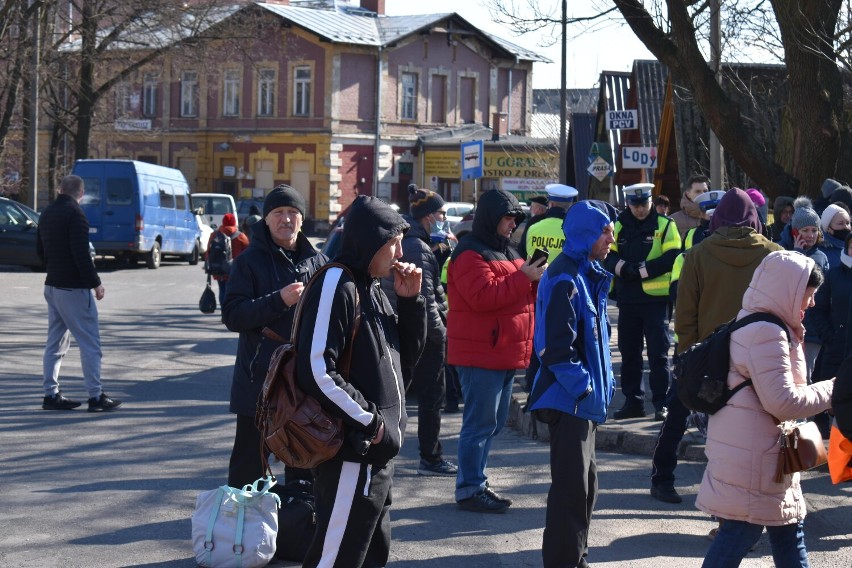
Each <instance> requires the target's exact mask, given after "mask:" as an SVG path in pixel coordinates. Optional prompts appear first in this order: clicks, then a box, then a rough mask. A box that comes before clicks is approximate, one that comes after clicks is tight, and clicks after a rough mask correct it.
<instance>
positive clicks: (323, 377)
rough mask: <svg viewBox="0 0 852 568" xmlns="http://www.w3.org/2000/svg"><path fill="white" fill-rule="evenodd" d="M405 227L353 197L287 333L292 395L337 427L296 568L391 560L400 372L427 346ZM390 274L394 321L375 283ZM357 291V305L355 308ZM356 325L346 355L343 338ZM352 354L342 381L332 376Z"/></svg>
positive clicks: (401, 417)
mask: <svg viewBox="0 0 852 568" xmlns="http://www.w3.org/2000/svg"><path fill="white" fill-rule="evenodd" d="M408 229H409V225H408V223H406V222H405V220H404V219H403V218H402V217H401V216H400V215H399V214H398V213H396V212H395V211H394V210H393V209H392V208H391V207H390V206H389V205H388V204H387V203H385V202H383V201H381V200H380V199H375V198H372V197H367V196H359V197H358V198H356V199H355V201H354V202H353V204H352V208H351V209H350V211H349V213H348V214H347V216H346V224H345V225H344V229H343V238H342V245H341V246H342V249H341V252H340V255H338V256H337V257H336V258H335V261H336V262H340V263H342V264H344V265H345V266H347V267H348V268H349V269H350V270H351V271H352V274H353V276H354V280H353V279H352V278H350V277H349V276H348V275H347V273H346V272H344V271H343V270H341V269H340V268H337V267H334V268H331V269H329V270H327V271H326V272H324V273H323V274H322V276H321V280H318V281H317V282H316V283H314V284H312V285H311V288H310V290H308V292H307V295H306V296H305V300H304V306H303V308H302V309H303V310H304V313H306V314H311V315H312V316H313V317H310V318H304V319H302V322H301V328H300V329H299V330H297V331H296V333H297V338H298V339H297V343H298V345H299V352H298V356H297V360H296V367H297V369H298V371H297V372H298V380H299V384H300V385H301V387H302V388H303V389H304V390H305V391H306V392H307V393H309V394H310V395H312V396H314V397H315V398H316V399H317V400H318V401H319V402H320V404H322V406H323V407H324V408H325V409H326V410H328V412H329V413H331V414H333V415H335V416H337V417H339V418H340V419H341V420H342V421H343V428H344V433H345V436H346V438H345V441H344V443H343V447H342V448H341V449H340V452H339V453H338V455H337V456H336V457H335V458H333V459H331V460H329V461H327V462H325V463H322V464H320V465H319V466H317V467H316V468H314V469H313V474H314V495H315V497H316V506H317V509H316V512H317V530H316V535H315V537H314V540H313V542H312V543H311V547H310V549H309V550H308V554H307V556H306V557H305V561H304V564H303V566H304V567H309V568H313V567H315V566H318V565H322V566H327V567H331V566H334V567H340V568H344V567H345V568H359V567H360V566H385V565H386V564H387V562H388V556H389V553H390V518H389V516H388V510H389V509H390V505H391V486H392V478H393V458H394V457H395V456H396V455H397V454H398V453H399V450H400V447H401V446H402V441H403V437H404V433H405V425H406V421H407V416H406V413H405V401H404V398H403V392H404V391H403V389H404V387H403V382H402V369H403V368H406V367H412V366H413V365H414V363H415V362H416V361H417V359H418V358H419V357H420V352H421V351H422V349H423V344H424V342H425V339H426V311H425V302H424V300H423V297H422V296H421V295H420V288H421V275H422V272H421V270H420V269H419V268H417V267H415V266H414V265H412V264H408V263H400V262H397V259H399V258H400V257H402V237H403V235H404V234H405V232H406V231H407V230H408ZM391 272H393V274H394V290H395V292H396V296H397V311H398V317H397V316H396V315H395V314H394V311H393V308H392V306H391V305H390V302H389V301H388V299H387V297H386V296H385V294H384V292H382V289H381V285H380V279H381V278H384V277H386V276H388V275H389V274H391ZM356 291H357V297H358V303H357V304H356ZM356 305H357V306H358V309H359V310H360V313H361V317H360V320H358V321H359V323H358V329H357V330H356V336H355V339H354V343H353V345H348V343H349V342H350V333H351V330H350V328H351V327H352V326H353V325H354V323H355V321H356V314H355V309H356ZM347 351H349V352H350V353H351V361H350V366H349V372H348V374H347V376H345V377H344V376H341V374H340V371H339V369H340V368H341V361H342V359H343V357H344V353H345V352H347Z"/></svg>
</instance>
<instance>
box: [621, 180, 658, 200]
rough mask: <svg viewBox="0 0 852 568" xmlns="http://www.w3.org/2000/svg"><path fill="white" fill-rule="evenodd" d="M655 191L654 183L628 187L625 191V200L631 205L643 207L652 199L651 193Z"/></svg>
mask: <svg viewBox="0 0 852 568" xmlns="http://www.w3.org/2000/svg"><path fill="white" fill-rule="evenodd" d="M653 189H654V184H653V183H634V184H633V185H628V186H627V187H625V188H624V189H623V190H622V191H624V198H625V199H627V202H628V203H630V204H631V205H641V204H643V203H645V202H646V201H649V200H650V199H651V192H652V191H653Z"/></svg>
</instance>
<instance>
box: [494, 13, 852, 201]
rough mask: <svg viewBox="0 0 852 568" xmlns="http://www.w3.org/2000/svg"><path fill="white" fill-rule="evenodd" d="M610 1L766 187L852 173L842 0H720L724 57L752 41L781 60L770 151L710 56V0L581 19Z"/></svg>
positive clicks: (774, 189)
mask: <svg viewBox="0 0 852 568" xmlns="http://www.w3.org/2000/svg"><path fill="white" fill-rule="evenodd" d="M488 1H489V4H491V5H495V6H500V7H502V9H503V13H504V14H507V15H509V16H511V15H513V14H517V6H516V4H515V2H513V1H512V0H509V2H508V3H507V2H506V1H505V0H488ZM612 6H614V7H615V8H617V10H618V12H619V13H620V15H621V16H622V17H623V19H624V21H625V22H626V23H627V25H628V26H630V28H631V30H632V31H633V33H634V34H636V36H637V37H638V38H639V40H640V41H642V43H644V44H645V46H646V47H647V48H648V49H649V50H650V51H651V53H653V54H654V55H655V56H656V57H657V59H658V60H659V61H660V62H662V63H663V64H665V65H666V66H667V67H669V69H670V70H671V72H672V75H673V77H675V78H676V80H677V81H679V82H681V83H682V85H683V86H684V87H686V88H687V89H688V90H689V91H690V92H691V93H692V96H693V100H694V102H695V104H697V105H698V107H699V108H700V110H701V112H702V114H703V115H704V117H705V119H706V121H707V123H708V125H709V126H710V128H711V129H712V130H713V132H715V134H716V135H717V136H718V138H719V140H720V141H721V143H722V145H723V146H724V148H725V152H726V153H727V154H728V155H729V156H730V157H731V158H733V159H734V160H735V161H736V162H737V164H739V165H740V167H742V168H743V170H744V171H745V172H746V173H747V174H748V175H749V177H751V178H752V179H753V180H754V181H755V182H756V183H757V184H758V185H760V186H761V187H762V188H763V189H764V190H765V191H766V192H767V193H768V194H770V195H772V196H775V195H781V194H790V193H797V192H801V193H804V194H810V195H818V192H819V188H820V186H821V183H822V181H823V179H825V178H826V177H832V176H833V177H840V178H841V179H843V178H847V177H848V176H849V174H850V173H852V169H850V167H849V166H848V165H845V164H846V162H847V160H844V159H843V158H844V157H845V156H846V155H847V154H848V153H849V152H850V149H849V146H850V144H849V132H848V128H847V125H846V121H845V118H844V111H843V80H842V75H841V68H842V67H846V68H847V69H848V68H850V64H849V57H847V56H846V55H845V54H848V51H849V42H850V40H849V37H850V25H849V15H848V13H846V14H845V16H844V18H843V20H842V22H843V23H842V26H843V28H842V29H839V25H838V24H839V23H840V22H841V17H840V11H841V9H842V8H843V6H844V2H843V0H804V1H801V2H790V1H788V0H730V1H726V2H724V3H723V14H722V16H723V28H724V30H723V34H724V41H725V45H726V47H725V48H724V49H723V56H725V58H726V59H727V60H729V61H730V60H733V59H737V58H738V56H741V54H742V53H743V52H742V51H740V49H741V48H742V47H743V46H748V48H749V49H748V53H752V54H758V55H756V57H758V58H759V59H763V60H770V59H771V58H772V57H775V58H778V57H779V54H780V55H781V56H782V61H783V63H784V64H785V65H786V69H787V74H788V89H787V93H788V94H787V100H786V101H785V103H786V112H785V117H784V120H783V121H782V124H781V131H780V132H779V134H778V138H779V150H778V152H777V153H776V155H769V154H768V153H767V151H766V150H765V148H764V146H763V145H762V144H761V143H760V142H759V141H758V140H757V138H756V137H755V135H754V132H753V131H752V130H751V129H750V127H749V121H748V120H744V113H743V112H742V107H740V106H739V104H738V103H737V102H736V101H735V100H734V98H733V97H731V96H729V94H728V93H727V92H726V91H725V90H724V89H723V88H722V87H721V86H720V85H719V82H717V80H716V76H715V74H714V71H713V70H712V69H711V68H710V66H709V64H708V58H707V53H706V52H707V51H709V50H708V48H707V47H706V46H707V43H706V41H705V40H706V39H707V30H708V22H709V17H710V14H709V5H708V3H707V2H697V1H694V0H653V1H645V2H643V1H641V0H612V2H611V4H610V3H606V4H601V3H599V9H598V10H597V13H596V14H588V15H586V16H585V17H584V18H582V20H587V21H593V20H594V19H595V18H605V17H607V15H608V14H609V13H610V12H611V11H610V8H611V7H612ZM848 9H849V6H848V5H847V6H846V11H847V12H848ZM538 10H539V14H538V15H541V16H542V17H541V18H538V16H537V15H536V13H533V19H534V20H536V19H537V20H538V21H539V22H542V23H543V24H544V25H551V24H552V23H553V22H552V20H549V19H547V18H546V17H544V16H543V15H542V13H541V9H540V8H539V9H538ZM575 20H581V18H575ZM509 21H510V22H511V21H512V19H511V17H509ZM518 23H519V25H518V26H516V29H518V30H523V29H533V27H532V25H531V24H530V21H529V17H522V18H519V19H518ZM758 52H760V53H758ZM734 53H735V54H737V55H736V56H733V55H732V54H734ZM733 82H735V81H733ZM729 84H730V82H729ZM740 98H741V97H740Z"/></svg>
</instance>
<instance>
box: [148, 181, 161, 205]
mask: <svg viewBox="0 0 852 568" xmlns="http://www.w3.org/2000/svg"><path fill="white" fill-rule="evenodd" d="M145 206H146V207H159V206H160V192H159V190H158V189H157V184H155V183H148V185H147V186H146V187H145Z"/></svg>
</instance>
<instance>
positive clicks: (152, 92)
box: [142, 73, 157, 116]
mask: <svg viewBox="0 0 852 568" xmlns="http://www.w3.org/2000/svg"><path fill="white" fill-rule="evenodd" d="M142 114H143V115H144V116H157V74H156V73H145V77H144V81H143V84H142Z"/></svg>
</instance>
